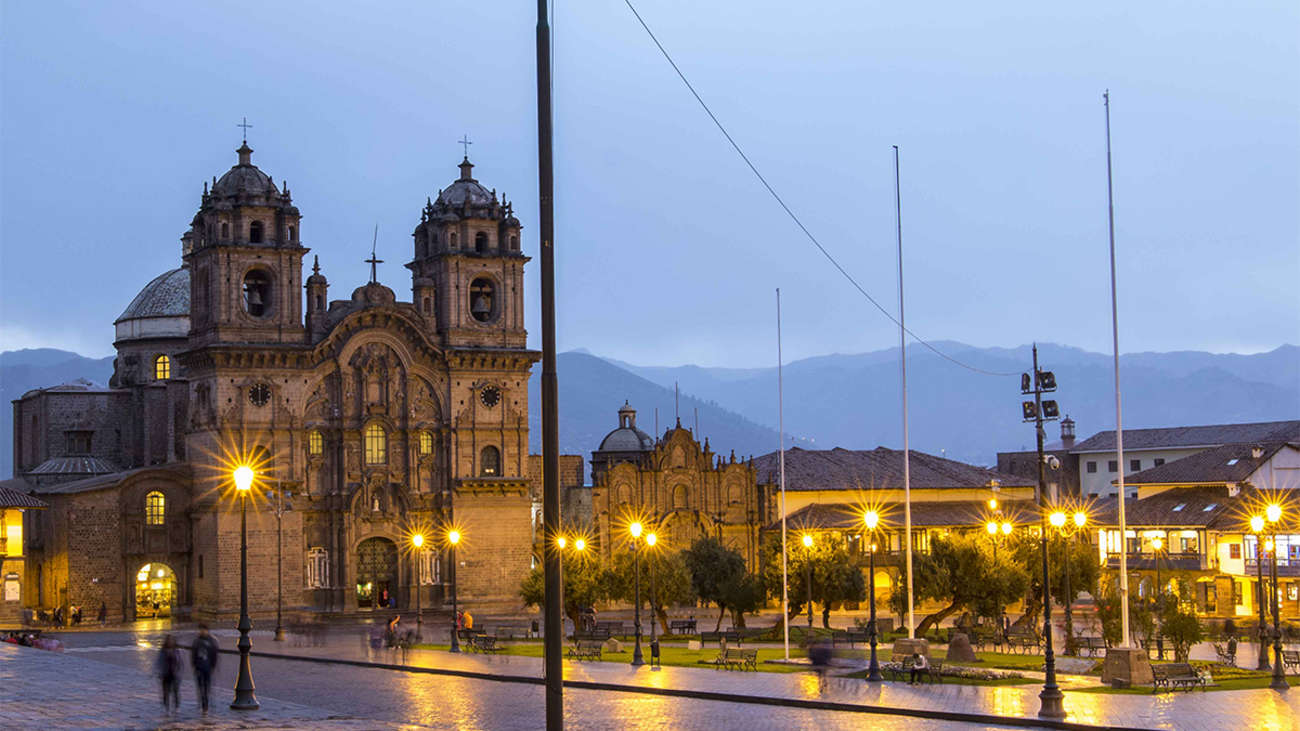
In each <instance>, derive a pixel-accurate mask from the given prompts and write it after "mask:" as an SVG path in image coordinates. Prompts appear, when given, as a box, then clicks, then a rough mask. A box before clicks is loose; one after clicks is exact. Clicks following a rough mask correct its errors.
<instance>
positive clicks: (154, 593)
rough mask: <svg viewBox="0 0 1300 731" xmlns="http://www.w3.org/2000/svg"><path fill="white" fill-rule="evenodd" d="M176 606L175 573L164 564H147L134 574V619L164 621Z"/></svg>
mask: <svg viewBox="0 0 1300 731" xmlns="http://www.w3.org/2000/svg"><path fill="white" fill-rule="evenodd" d="M174 606H176V572H174V571H172V569H171V567H170V566H168V565H167V564H165V563H147V564H145V565H144V566H141V567H140V570H139V571H137V572H136V574H135V618H136V619H164V618H167V617H170V616H172V607H174Z"/></svg>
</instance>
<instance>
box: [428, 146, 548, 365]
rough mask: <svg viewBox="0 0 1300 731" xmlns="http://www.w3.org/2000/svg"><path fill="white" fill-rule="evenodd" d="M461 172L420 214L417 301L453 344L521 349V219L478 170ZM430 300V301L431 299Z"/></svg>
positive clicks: (464, 167)
mask: <svg viewBox="0 0 1300 731" xmlns="http://www.w3.org/2000/svg"><path fill="white" fill-rule="evenodd" d="M473 169H474V165H473V163H471V162H470V161H469V157H468V156H466V157H465V159H464V160H462V161H461V163H460V177H459V178H458V179H457V180H456V181H455V182H453V183H452V184H451V185H450V186H448V187H447V188H444V189H443V190H441V191H439V193H438V198H437V200H430V201H428V202H427V203H426V205H425V207H424V210H423V211H422V212H421V213H420V223H419V225H418V226H416V227H415V232H414V233H413V234H412V236H413V237H414V238H415V258H414V260H412V261H411V263H409V264H407V265H406V266H407V268H408V269H410V270H411V280H412V290H413V294H414V296H415V304H416V307H417V308H418V309H419V310H420V312H421V314H422V315H423V316H424V317H425V321H426V322H427V323H428V327H429V329H430V331H431V332H436V334H437V335H438V336H439V337H440V338H441V342H442V343H444V344H445V345H448V346H451V347H461V346H469V347H496V348H521V349H522V348H524V347H525V346H526V341H527V332H526V331H525V330H524V264H525V263H526V262H527V261H528V257H526V256H524V255H523V252H522V251H521V249H520V245H519V229H520V226H519V219H517V218H515V215H514V208H513V206H512V205H511V204H510V203H508V202H506V201H505V200H504V199H500V200H499V199H498V198H497V193H496V191H495V190H488V189H487V188H485V187H483V186H482V185H480V184H479V182H478V181H477V180H475V179H474V176H473V174H472V173H473ZM426 303H427V304H426Z"/></svg>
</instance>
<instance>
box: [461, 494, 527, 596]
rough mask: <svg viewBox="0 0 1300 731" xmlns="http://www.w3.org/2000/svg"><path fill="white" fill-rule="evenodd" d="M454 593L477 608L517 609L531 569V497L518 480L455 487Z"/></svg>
mask: <svg viewBox="0 0 1300 731" xmlns="http://www.w3.org/2000/svg"><path fill="white" fill-rule="evenodd" d="M455 500H456V503H455V516H456V523H457V525H459V526H460V529H461V530H462V532H463V534H464V540H463V542H462V544H461V546H460V547H459V548H457V550H456V587H457V597H458V599H459V600H460V601H461V603H462V604H465V605H468V606H471V607H473V608H475V609H478V610H480V611H493V612H496V611H517V610H519V609H520V607H522V605H523V600H522V599H520V598H519V587H520V584H521V583H522V582H523V580H524V577H525V576H527V575H528V572H529V571H530V570H531V569H532V556H533V526H532V520H531V513H530V506H531V500H530V498H529V496H528V489H527V485H526V484H525V483H523V482H522V481H519V482H514V483H511V484H503V485H500V486H475V487H466V486H462V487H461V488H460V489H458V490H457V493H456V498H455Z"/></svg>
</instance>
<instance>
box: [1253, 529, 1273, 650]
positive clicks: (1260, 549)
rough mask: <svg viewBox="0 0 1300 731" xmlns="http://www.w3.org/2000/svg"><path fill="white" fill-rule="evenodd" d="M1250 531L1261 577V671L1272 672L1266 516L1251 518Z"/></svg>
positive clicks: (1256, 569)
mask: <svg viewBox="0 0 1300 731" xmlns="http://www.w3.org/2000/svg"><path fill="white" fill-rule="evenodd" d="M1250 530H1251V532H1252V533H1254V534H1255V573H1256V575H1257V576H1258V577H1259V581H1258V583H1257V584H1256V587H1257V588H1258V589H1259V590H1258V591H1256V592H1255V597H1256V599H1257V600H1258V601H1256V602H1255V604H1256V605H1257V608H1258V609H1259V631H1258V632H1257V633H1256V634H1258V635H1259V637H1258V639H1259V666H1258V668H1257V669H1259V670H1270V669H1271V668H1270V667H1269V664H1268V635H1267V632H1268V631H1267V630H1266V629H1264V628H1265V626H1266V624H1265V623H1266V622H1267V621H1268V620H1267V618H1266V617H1265V616H1264V605H1265V603H1266V602H1267V599H1265V596H1266V594H1265V592H1267V591H1268V586H1267V585H1266V584H1265V583H1264V516H1262V515H1254V516H1251V518H1250Z"/></svg>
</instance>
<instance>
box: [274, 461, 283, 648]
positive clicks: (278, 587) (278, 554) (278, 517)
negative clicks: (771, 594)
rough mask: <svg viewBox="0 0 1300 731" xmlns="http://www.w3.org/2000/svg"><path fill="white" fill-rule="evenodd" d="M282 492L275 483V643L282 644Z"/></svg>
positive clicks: (278, 484) (278, 483)
mask: <svg viewBox="0 0 1300 731" xmlns="http://www.w3.org/2000/svg"><path fill="white" fill-rule="evenodd" d="M283 521H284V491H283V490H282V489H281V485H280V481H279V480H276V481H275V641H276V642H284V618H283V616H282V613H283V610H284V528H283Z"/></svg>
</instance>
